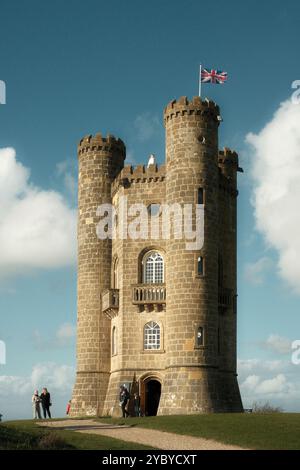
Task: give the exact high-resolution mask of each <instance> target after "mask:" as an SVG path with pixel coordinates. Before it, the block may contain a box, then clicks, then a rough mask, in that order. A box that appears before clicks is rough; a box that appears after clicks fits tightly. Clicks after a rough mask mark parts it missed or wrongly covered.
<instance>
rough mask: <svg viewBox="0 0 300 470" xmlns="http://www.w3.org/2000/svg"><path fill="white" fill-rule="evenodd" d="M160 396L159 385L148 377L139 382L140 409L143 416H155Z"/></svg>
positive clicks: (156, 380) (154, 379)
mask: <svg viewBox="0 0 300 470" xmlns="http://www.w3.org/2000/svg"><path fill="white" fill-rule="evenodd" d="M160 395H161V383H160V381H159V380H158V379H157V378H154V377H148V378H146V379H144V380H143V381H142V382H141V409H142V413H143V414H144V415H145V416H156V414H157V410H158V406H159V400H160Z"/></svg>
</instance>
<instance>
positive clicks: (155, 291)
mask: <svg viewBox="0 0 300 470" xmlns="http://www.w3.org/2000/svg"><path fill="white" fill-rule="evenodd" d="M132 303H133V304H135V305H139V306H141V307H144V308H145V309H146V310H151V309H155V310H162V309H163V310H164V309H165V306H166V285H165V284H135V285H134V286H132Z"/></svg>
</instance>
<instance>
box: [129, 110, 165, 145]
mask: <svg viewBox="0 0 300 470" xmlns="http://www.w3.org/2000/svg"><path fill="white" fill-rule="evenodd" d="M134 127H135V129H136V131H137V134H136V137H137V139H138V140H140V141H141V142H146V141H147V140H150V139H152V138H153V136H154V135H155V134H157V133H158V132H160V131H161V123H160V119H159V118H158V116H156V115H153V114H151V113H149V112H146V113H143V114H140V115H139V116H137V118H136V119H135V121H134Z"/></svg>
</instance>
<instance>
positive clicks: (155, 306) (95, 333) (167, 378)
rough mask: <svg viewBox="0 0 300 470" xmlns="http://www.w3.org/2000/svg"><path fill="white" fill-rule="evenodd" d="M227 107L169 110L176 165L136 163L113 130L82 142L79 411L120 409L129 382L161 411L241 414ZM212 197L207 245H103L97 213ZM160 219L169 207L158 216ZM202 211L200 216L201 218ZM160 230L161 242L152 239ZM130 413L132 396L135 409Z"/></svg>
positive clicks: (187, 104) (176, 105)
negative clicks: (221, 135)
mask: <svg viewBox="0 0 300 470" xmlns="http://www.w3.org/2000/svg"><path fill="white" fill-rule="evenodd" d="M220 120H221V119H220V111H219V108H218V106H217V105H216V104H215V103H214V102H212V101H209V100H207V99H206V100H202V99H200V98H199V97H195V98H193V99H192V100H190V101H189V100H188V99H187V98H186V97H183V98H181V99H180V100H178V101H172V102H171V103H169V105H168V106H167V107H166V109H165V112H164V123H165V128H166V165H161V166H160V167H158V166H157V165H156V164H150V165H148V167H146V166H143V165H139V166H138V167H136V168H132V167H131V166H125V167H124V168H123V161H124V158H125V147H124V144H123V143H122V142H121V141H120V140H116V139H114V138H113V137H109V136H108V137H107V138H106V139H104V138H102V137H101V136H100V135H96V136H95V137H94V138H92V137H86V138H84V139H82V141H81V142H80V144H79V149H78V156H79V225H78V228H79V230H78V246H79V253H78V347H77V361H78V365H77V380H76V384H75V388H74V392H73V400H72V403H73V405H72V415H73V416H77V415H87V414H89V415H96V414H98V415H99V414H104V415H119V414H120V408H119V397H118V391H119V386H120V384H123V383H126V384H128V387H130V386H131V391H132V392H134V391H137V390H138V391H139V393H140V396H141V411H142V413H143V414H146V415H153V414H192V413H201V412H220V411H223V412H239V411H242V409H243V408H242V403H241V398H240V393H239V388H238V384H237V374H236V313H237V312H236V296H237V291H236V225H237V222H236V199H237V194H238V193H237V178H236V174H237V171H241V169H240V168H239V166H238V156H237V154H236V153H235V152H232V151H231V150H229V149H224V150H223V151H219V150H218V126H219V123H220ZM122 198H126V203H127V205H128V207H130V206H132V205H133V204H135V203H137V202H141V203H143V204H144V206H145V207H147V212H148V215H149V220H148V222H147V224H148V227H149V226H150V222H151V220H153V218H154V217H155V215H154V213H152V208H153V207H154V206H159V207H160V209H161V208H162V207H163V206H167V207H171V206H173V205H174V204H175V205H176V204H179V205H180V206H184V205H187V204H191V205H192V206H195V205H196V204H201V207H203V209H204V244H203V246H201V247H196V248H194V249H187V246H186V239H178V238H176V237H174V235H172V232H171V237H170V239H165V237H164V235H163V231H162V232H160V233H159V236H154V235H153V233H151V235H150V236H148V237H144V238H139V239H131V238H130V237H127V238H126V237H125V238H122V239H118V238H116V239H113V240H99V239H98V238H97V235H96V225H97V223H98V221H99V218H97V216H96V209H97V207H98V206H99V205H100V204H101V203H102V202H111V203H112V204H113V206H114V208H115V209H116V211H117V216H116V218H115V220H114V223H115V225H116V228H118V224H120V220H119V218H120V216H121V214H119V213H118V207H119V206H118V204H119V201H120V200H121V199H122ZM156 217H158V219H157V220H160V222H161V219H162V217H161V213H160V215H156ZM194 218H195V215H193V223H194V225H195V220H194ZM151 237H152V238H151ZM129 408H130V410H131V403H130V404H129Z"/></svg>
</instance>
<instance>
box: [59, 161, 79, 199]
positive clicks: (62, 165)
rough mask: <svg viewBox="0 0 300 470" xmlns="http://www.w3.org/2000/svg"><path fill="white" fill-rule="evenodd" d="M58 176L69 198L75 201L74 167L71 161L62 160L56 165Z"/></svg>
mask: <svg viewBox="0 0 300 470" xmlns="http://www.w3.org/2000/svg"><path fill="white" fill-rule="evenodd" d="M56 172H57V175H58V176H62V177H63V181H64V186H65V188H66V190H67V192H68V193H69V194H70V196H71V197H72V198H73V199H75V196H76V194H77V178H76V167H75V165H74V162H73V161H72V160H63V161H61V162H59V163H57V164H56Z"/></svg>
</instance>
